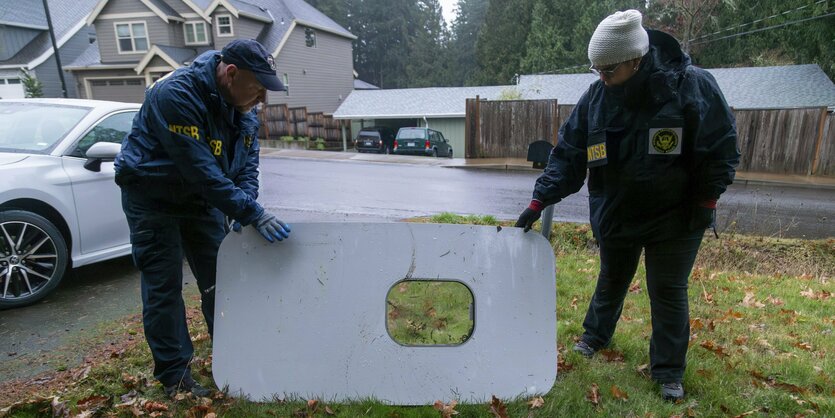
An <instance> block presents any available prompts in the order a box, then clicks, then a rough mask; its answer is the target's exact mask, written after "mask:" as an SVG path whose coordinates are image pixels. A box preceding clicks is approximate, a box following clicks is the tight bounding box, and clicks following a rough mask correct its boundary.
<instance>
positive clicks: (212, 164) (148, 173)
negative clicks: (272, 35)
mask: <svg viewBox="0 0 835 418" xmlns="http://www.w3.org/2000/svg"><path fill="white" fill-rule="evenodd" d="M219 62H220V52H219V51H208V52H206V53H203V54H202V55H200V56H199V57H197V58H196V59H195V61H194V62H193V63H192V64H191V65H190V66H189V67H185V68H180V69H178V70H176V71H174V72H173V73H170V74H169V75H168V76H166V77H163V78H162V79H160V80H157V81H156V82H155V83H154V84H152V85H151V86H150V87H148V89H147V90H146V92H145V102H144V103H143V105H142V108H141V109H140V110H139V113H138V114H137V115H136V117H135V119H134V121H133V128H132V130H131V132H130V133H129V134H128V135H127V136H126V137H125V140H124V141H123V142H122V151H121V153H120V154H119V155H118V156H117V157H116V163H115V168H116V182H117V183H118V184H119V185H120V186H122V187H123V188H126V187H127V188H131V189H132V190H134V191H135V192H136V193H138V194H141V196H143V197H145V198H147V199H150V200H152V201H154V202H155V203H157V204H158V205H159V206H160V209H161V210H168V211H188V210H193V209H199V208H201V207H203V208H204V207H206V206H211V207H215V208H218V209H220V211H221V212H223V213H224V214H226V215H227V216H230V217H232V218H234V219H236V220H238V221H239V222H241V223H242V224H244V225H247V224H249V223H251V222H252V221H253V220H254V219H256V218H257V217H258V216H259V215H261V213H263V211H264V209H263V208H262V207H261V206H260V205H259V204H258V203H257V202H256V201H255V200H256V199H257V197H258V150H259V147H258V140H257V132H258V120H257V118H256V117H255V112H254V111H251V112H248V113H245V114H244V113H240V112H238V111H236V110H235V108H234V107H233V106H231V105H229V104H228V103H226V101H225V100H224V99H223V98H222V97H221V95H220V93H219V92H218V88H217V84H216V81H215V74H216V67H217V65H218V63H219Z"/></svg>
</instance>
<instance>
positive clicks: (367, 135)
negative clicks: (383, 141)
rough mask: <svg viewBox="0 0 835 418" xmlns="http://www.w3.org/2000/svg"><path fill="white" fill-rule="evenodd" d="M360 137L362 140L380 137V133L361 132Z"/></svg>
mask: <svg viewBox="0 0 835 418" xmlns="http://www.w3.org/2000/svg"><path fill="white" fill-rule="evenodd" d="M359 138H360V140H365V139H380V135H379V134H377V133H375V132H361V133H360V136H359Z"/></svg>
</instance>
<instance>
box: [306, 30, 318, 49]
mask: <svg viewBox="0 0 835 418" xmlns="http://www.w3.org/2000/svg"><path fill="white" fill-rule="evenodd" d="M304 44H305V45H307V46H308V47H310V48H316V31H315V30H313V29H311V28H305V29H304Z"/></svg>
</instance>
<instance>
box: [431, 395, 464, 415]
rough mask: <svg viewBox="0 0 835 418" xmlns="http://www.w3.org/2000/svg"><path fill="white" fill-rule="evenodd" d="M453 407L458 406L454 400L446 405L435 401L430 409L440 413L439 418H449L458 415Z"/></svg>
mask: <svg viewBox="0 0 835 418" xmlns="http://www.w3.org/2000/svg"><path fill="white" fill-rule="evenodd" d="M455 405H458V401H456V400H454V399H453V400H452V402H450V403H448V404H445V403H443V402H441V401H439V400H438V401H435V403H434V404H433V405H432V407H433V408H435V409H437V410H438V412H440V413H441V418H451V417H452V416H453V415H458V411H456V410H455Z"/></svg>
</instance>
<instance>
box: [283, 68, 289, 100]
mask: <svg viewBox="0 0 835 418" xmlns="http://www.w3.org/2000/svg"><path fill="white" fill-rule="evenodd" d="M284 89H285V90H284V93H286V94H287V95H288V96H289V95H290V77H288V76H287V73H284Z"/></svg>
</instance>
